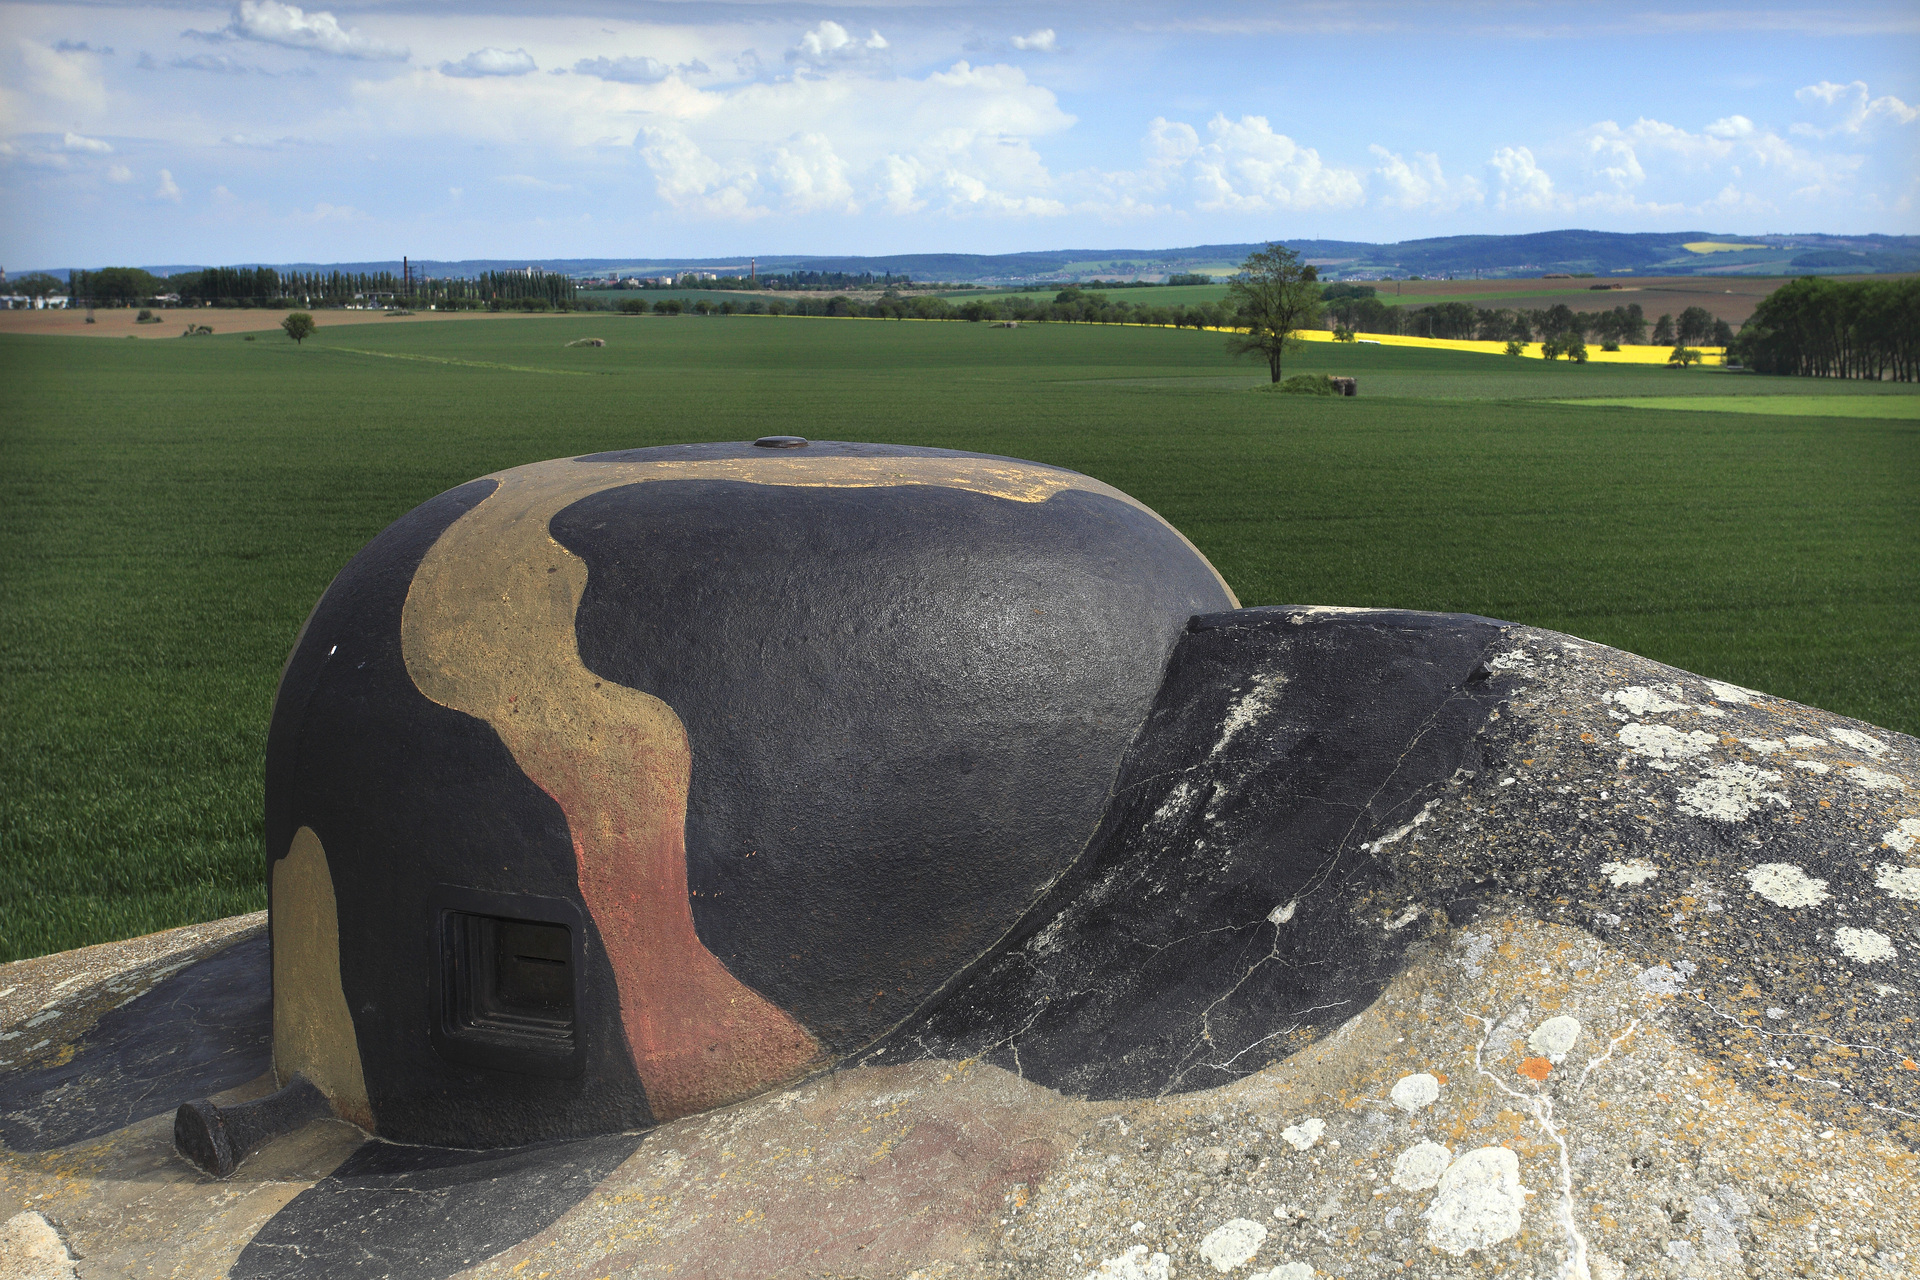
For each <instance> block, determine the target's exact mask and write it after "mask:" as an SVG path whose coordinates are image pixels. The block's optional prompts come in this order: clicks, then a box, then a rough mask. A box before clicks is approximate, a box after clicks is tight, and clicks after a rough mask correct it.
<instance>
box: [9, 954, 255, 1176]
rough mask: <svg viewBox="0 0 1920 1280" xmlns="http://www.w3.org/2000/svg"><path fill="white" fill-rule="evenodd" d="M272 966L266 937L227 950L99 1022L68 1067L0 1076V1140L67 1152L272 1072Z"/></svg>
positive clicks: (15, 1145)
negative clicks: (188, 1101)
mask: <svg viewBox="0 0 1920 1280" xmlns="http://www.w3.org/2000/svg"><path fill="white" fill-rule="evenodd" d="M271 963H272V961H271V953H270V952H269V949H268V944H267V939H266V936H265V935H261V936H259V937H254V938H249V939H247V940H246V941H245V942H238V943H235V944H234V945H233V946H231V947H228V948H227V949H226V950H224V951H221V952H219V953H217V954H215V955H213V956H210V957H208V958H207V959H205V960H202V961H200V962H199V963H198V964H194V965H192V966H190V967H188V968H186V969H184V970H182V971H181V972H179V973H177V974H175V975H173V976H172V977H170V978H168V979H166V980H165V981H164V982H161V983H160V984H159V985H157V986H155V987H154V988H153V990H151V991H149V992H147V993H146V994H145V995H143V996H141V997H139V998H138V999H136V1000H134V1001H133V1002H132V1003H131V1004H127V1005H123V1006H121V1007H120V1008H118V1009H113V1010H111V1011H109V1012H107V1013H105V1014H103V1015H102V1016H101V1017H100V1020H99V1021H97V1022H96V1023H94V1025H93V1027H92V1028H91V1029H90V1030H88V1031H87V1033H86V1035H85V1036H84V1037H83V1038H82V1039H81V1042H80V1045H79V1048H78V1050H77V1051H76V1052H75V1053H74V1055H73V1057H72V1058H71V1059H69V1060H68V1061H67V1062H65V1063H63V1064H61V1065H59V1066H53V1067H42V1068H40V1069H39V1070H35V1071H23V1072H7V1073H0V1140H4V1141H5V1142H6V1144H7V1146H8V1147H9V1148H10V1149H11V1150H14V1151H48V1150H52V1149H53V1148H55V1147H64V1146H69V1145H71V1144H73V1143H76V1142H84V1141H86V1140H87V1139H89V1138H97V1137H100V1136H101V1135H102V1134H107V1133H112V1132H113V1131H114V1130H116V1129H122V1128H125V1127H126V1126H127V1125H130V1124H133V1123H134V1122H135V1121H138V1120H145V1119H146V1118H147V1117H149V1116H155V1115H160V1114H163V1113H166V1112H171V1111H172V1110H173V1109H174V1108H175V1107H177V1106H178V1105H179V1104H180V1103H181V1101H182V1100H184V1099H187V1098H204V1097H206V1096H207V1095H208V1094H211V1093H218V1092H220V1091H221V1090H223V1089H231V1088H233V1087H234V1086H236V1085H241V1084H245V1083H246V1082H247V1081H249V1080H252V1079H254V1078H256V1077H257V1076H259V1075H261V1074H262V1073H264V1072H265V1071H266V1070H267V1068H268V1067H270V1066H271V1065H272V1064H273V989H272V977H271Z"/></svg>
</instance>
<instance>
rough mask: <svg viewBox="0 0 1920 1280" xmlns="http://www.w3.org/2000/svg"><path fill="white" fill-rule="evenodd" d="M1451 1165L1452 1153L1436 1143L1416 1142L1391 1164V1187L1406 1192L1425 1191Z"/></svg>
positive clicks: (1434, 1184)
mask: <svg viewBox="0 0 1920 1280" xmlns="http://www.w3.org/2000/svg"><path fill="white" fill-rule="evenodd" d="M1452 1163H1453V1152H1451V1151H1449V1150H1447V1149H1446V1148H1445V1147H1443V1146H1441V1145H1440V1144H1439V1143H1437V1142H1416V1143H1415V1144H1414V1145H1412V1146H1411V1147H1408V1148H1407V1149H1406V1150H1405V1151H1402V1152H1401V1153H1400V1156H1399V1158H1398V1159H1396V1160H1395V1161H1394V1162H1393V1185H1394V1186H1396V1187H1400V1188H1402V1189H1404V1190H1407V1191H1426V1190H1429V1189H1431V1188H1432V1187H1434V1186H1436V1185H1437V1184H1438V1183H1439V1181H1440V1175H1441V1174H1443V1173H1445V1172H1446V1171H1447V1166H1448V1165H1450V1164H1452Z"/></svg>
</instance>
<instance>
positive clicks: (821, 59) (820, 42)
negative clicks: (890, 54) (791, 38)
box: [787, 19, 888, 67]
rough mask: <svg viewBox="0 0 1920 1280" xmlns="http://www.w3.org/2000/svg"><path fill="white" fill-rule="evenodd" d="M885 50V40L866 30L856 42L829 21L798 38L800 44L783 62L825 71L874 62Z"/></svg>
mask: <svg viewBox="0 0 1920 1280" xmlns="http://www.w3.org/2000/svg"><path fill="white" fill-rule="evenodd" d="M887 47H888V45H887V40H886V37H885V36H883V35H881V34H880V33H879V32H878V31H874V30H872V29H871V28H869V29H868V32H867V38H866V39H865V40H862V39H860V38H859V37H858V36H855V35H853V34H852V33H850V32H849V31H848V30H847V29H846V28H845V27H843V26H841V25H840V24H839V23H837V22H835V21H833V20H832V19H826V20H823V21H822V22H821V23H820V25H819V26H817V27H815V28H814V29H813V30H811V31H809V32H807V33H806V34H804V35H802V36H801V37H800V43H799V44H797V45H795V46H794V47H793V48H791V49H789V50H787V61H788V62H792V63H798V64H799V65H801V66H812V67H829V66H835V65H841V66H845V65H850V64H852V65H857V64H861V63H870V62H872V61H874V59H875V56H876V55H878V54H879V53H881V52H882V51H884V50H885V49H886V48H887Z"/></svg>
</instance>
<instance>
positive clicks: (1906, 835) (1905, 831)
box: [1880, 818, 1920, 853]
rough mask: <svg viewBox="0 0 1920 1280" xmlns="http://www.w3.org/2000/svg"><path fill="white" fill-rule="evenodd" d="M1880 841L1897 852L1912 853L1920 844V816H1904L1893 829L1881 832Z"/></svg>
mask: <svg viewBox="0 0 1920 1280" xmlns="http://www.w3.org/2000/svg"><path fill="white" fill-rule="evenodd" d="M1880 843H1881V844H1884V845H1886V846H1887V848H1889V849H1891V850H1893V851H1894V852H1895V853H1912V852H1913V849H1914V846H1915V845H1920V818H1902V819H1900V822H1899V825H1897V826H1896V827H1894V829H1893V830H1891V831H1882V832H1881V833H1880Z"/></svg>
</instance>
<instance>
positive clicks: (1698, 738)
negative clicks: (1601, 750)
mask: <svg viewBox="0 0 1920 1280" xmlns="http://www.w3.org/2000/svg"><path fill="white" fill-rule="evenodd" d="M1614 736H1615V737H1617V738H1619V739H1620V741H1621V742H1622V743H1624V744H1626V748H1627V750H1629V751H1631V752H1633V753H1634V754H1635V755H1638V756H1645V757H1647V759H1649V760H1687V759H1691V758H1692V757H1694V756H1698V755H1705V754H1706V753H1707V752H1709V751H1711V750H1713V747H1714V744H1715V743H1716V742H1718V741H1719V739H1717V738H1715V737H1714V736H1713V735H1712V734H1710V733H1702V732H1700V730H1698V729H1690V730H1688V731H1687V732H1685V733H1682V732H1681V731H1680V730H1678V729H1676V728H1674V727H1673V726H1671V725H1664V724H1630V725H1628V726H1627V727H1626V728H1624V729H1622V730H1621V731H1620V732H1619V733H1617V734H1615V735H1614Z"/></svg>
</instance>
